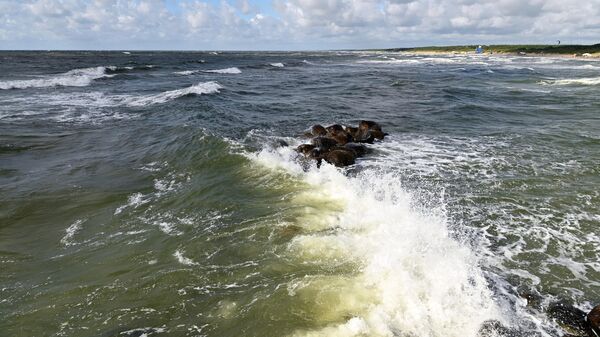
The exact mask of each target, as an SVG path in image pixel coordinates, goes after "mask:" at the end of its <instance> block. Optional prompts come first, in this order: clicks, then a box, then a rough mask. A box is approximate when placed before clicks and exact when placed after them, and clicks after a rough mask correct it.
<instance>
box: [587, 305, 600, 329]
mask: <svg viewBox="0 0 600 337" xmlns="http://www.w3.org/2000/svg"><path fill="white" fill-rule="evenodd" d="M586 320H587V323H588V325H589V328H590V330H591V331H590V332H591V336H594V337H600V305H597V306H595V307H594V309H592V310H591V311H590V312H589V313H588V314H587V317H586Z"/></svg>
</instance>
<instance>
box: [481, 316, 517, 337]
mask: <svg viewBox="0 0 600 337" xmlns="http://www.w3.org/2000/svg"><path fill="white" fill-rule="evenodd" d="M520 336H521V334H520V332H519V331H518V330H515V329H510V328H507V327H505V326H504V325H502V323H500V322H499V321H496V320H489V321H485V322H483V323H482V324H481V327H480V328H479V332H478V333H477V337H520Z"/></svg>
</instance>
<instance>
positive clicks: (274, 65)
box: [269, 62, 285, 68]
mask: <svg viewBox="0 0 600 337" xmlns="http://www.w3.org/2000/svg"><path fill="white" fill-rule="evenodd" d="M269 65H271V67H276V68H283V67H285V65H284V64H283V63H281V62H277V63H269Z"/></svg>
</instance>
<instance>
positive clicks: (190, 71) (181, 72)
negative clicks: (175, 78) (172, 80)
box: [173, 70, 199, 76]
mask: <svg viewBox="0 0 600 337" xmlns="http://www.w3.org/2000/svg"><path fill="white" fill-rule="evenodd" d="M198 72H199V70H184V71H176V72H174V73H173V74H177V75H184V76H187V75H193V74H197V73H198Z"/></svg>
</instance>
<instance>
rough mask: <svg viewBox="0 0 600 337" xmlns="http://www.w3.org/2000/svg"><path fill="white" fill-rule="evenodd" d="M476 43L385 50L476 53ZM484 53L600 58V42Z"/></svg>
mask: <svg viewBox="0 0 600 337" xmlns="http://www.w3.org/2000/svg"><path fill="white" fill-rule="evenodd" d="M477 47H478V46H476V45H465V46H440V47H416V48H390V49H384V51H388V52H389V51H392V52H406V53H412V54H422V55H457V54H476V53H475V49H476V48H477ZM482 47H483V53H482V54H483V55H494V54H499V55H511V56H548V57H566V58H584V59H585V58H600V44H595V45H562V46H561V45H554V46H552V45H487V46H486V45H482Z"/></svg>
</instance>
